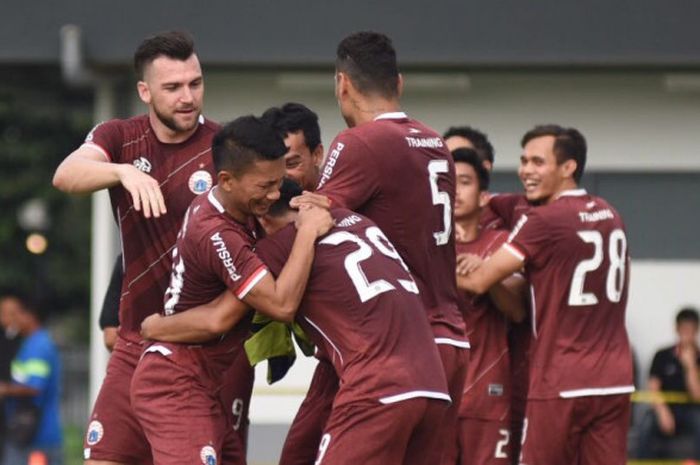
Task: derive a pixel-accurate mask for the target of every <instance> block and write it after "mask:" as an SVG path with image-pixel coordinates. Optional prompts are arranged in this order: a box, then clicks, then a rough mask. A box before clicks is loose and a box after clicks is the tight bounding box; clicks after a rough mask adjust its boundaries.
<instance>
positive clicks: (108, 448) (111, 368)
mask: <svg viewBox="0 0 700 465" xmlns="http://www.w3.org/2000/svg"><path fill="white" fill-rule="evenodd" d="M141 350H142V346H141V345H140V344H135V343H132V342H128V341H126V340H125V339H123V338H121V337H118V338H117V343H116V344H115V346H114V350H113V351H112V355H111V357H110V359H109V364H108V365H107V374H106V375H105V379H104V381H103V382H102V387H101V388H100V393H99V394H98V396H97V400H96V401H95V405H94V407H93V409H92V415H91V416H90V423H89V424H88V428H87V433H86V435H85V441H84V442H83V448H84V449H83V451H84V458H85V459H86V460H104V461H111V462H120V463H138V464H150V463H152V461H151V449H150V446H149V445H148V441H147V440H146V436H145V435H144V433H143V429H142V428H141V425H140V424H139V422H138V421H137V419H136V415H135V413H134V410H133V409H132V408H131V402H130V390H131V378H132V376H133V374H134V370H135V369H136V364H137V363H138V361H139V358H140V357H141Z"/></svg>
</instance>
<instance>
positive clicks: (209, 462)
mask: <svg viewBox="0 0 700 465" xmlns="http://www.w3.org/2000/svg"><path fill="white" fill-rule="evenodd" d="M199 458H200V459H202V463H203V464H204V465H216V451H215V450H214V448H213V447H212V446H204V447H202V450H201V451H200V452H199Z"/></svg>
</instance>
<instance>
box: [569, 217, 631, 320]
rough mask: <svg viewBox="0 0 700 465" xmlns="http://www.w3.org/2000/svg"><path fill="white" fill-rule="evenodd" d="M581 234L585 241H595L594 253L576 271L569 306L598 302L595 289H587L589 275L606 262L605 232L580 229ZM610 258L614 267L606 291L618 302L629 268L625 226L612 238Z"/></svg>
mask: <svg viewBox="0 0 700 465" xmlns="http://www.w3.org/2000/svg"><path fill="white" fill-rule="evenodd" d="M578 236H579V237H580V238H581V240H582V241H583V242H587V243H589V244H593V246H594V249H593V250H594V251H593V256H592V257H591V258H589V259H586V260H583V261H581V262H580V263H579V264H578V265H577V266H576V270H574V277H573V279H572V280H571V289H570V291H569V305H570V306H573V307H582V306H588V305H596V304H597V303H598V297H597V296H596V295H595V294H594V293H592V292H584V287H585V284H586V274H588V273H590V272H592V271H595V270H597V269H598V268H600V265H601V264H602V263H603V253H604V252H605V250H604V247H603V235H602V234H601V233H600V231H596V230H588V231H579V232H578ZM607 252H608V259H609V261H610V266H609V267H608V274H607V278H606V286H605V294H606V296H607V298H608V300H609V301H610V302H613V303H617V302H619V301H620V299H621V298H622V290H623V289H624V286H625V271H626V265H627V237H626V236H625V232H624V231H623V230H622V229H615V230H613V231H612V232H611V233H610V237H609V238H608V250H607Z"/></svg>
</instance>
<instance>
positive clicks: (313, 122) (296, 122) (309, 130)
mask: <svg viewBox="0 0 700 465" xmlns="http://www.w3.org/2000/svg"><path fill="white" fill-rule="evenodd" d="M262 119H263V121H265V122H267V123H268V124H270V125H271V126H272V127H273V128H275V130H276V131H278V132H279V133H280V134H281V135H282V138H284V137H286V136H287V135H288V134H289V133H294V132H298V131H302V133H303V134H304V143H305V144H306V146H307V147H308V148H309V150H310V151H312V152H313V151H314V150H316V147H318V146H319V145H320V144H321V128H320V127H319V125H318V115H317V114H316V113H314V112H313V111H311V110H310V109H309V108H308V107H307V106H305V105H302V104H301V103H294V102H290V103H285V104H284V105H282V106H281V107H272V108H269V109H268V110H266V111H265V113H263V115H262Z"/></svg>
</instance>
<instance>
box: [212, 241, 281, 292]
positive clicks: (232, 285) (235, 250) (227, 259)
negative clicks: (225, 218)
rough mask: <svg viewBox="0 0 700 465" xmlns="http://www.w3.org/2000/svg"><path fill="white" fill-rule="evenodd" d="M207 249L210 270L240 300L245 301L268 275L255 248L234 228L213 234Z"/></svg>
mask: <svg viewBox="0 0 700 465" xmlns="http://www.w3.org/2000/svg"><path fill="white" fill-rule="evenodd" d="M205 248H206V250H205V253H206V254H207V256H208V259H209V261H210V265H211V269H213V270H215V272H216V273H217V274H218V276H219V278H220V279H221V281H222V282H223V283H224V284H226V287H227V288H228V289H230V290H231V291H232V292H233V293H234V294H235V295H236V297H238V298H239V299H243V298H244V297H245V296H246V295H247V294H248V292H250V290H251V289H253V288H254V287H255V285H256V284H258V283H259V282H260V280H261V279H262V278H264V277H265V275H266V274H267V272H268V271H267V267H266V266H265V264H264V263H263V262H262V261H261V260H260V258H258V256H257V255H256V254H255V252H254V251H253V248H252V246H251V245H250V244H248V243H247V241H245V240H243V239H242V238H241V236H240V235H239V234H238V233H237V232H236V231H234V230H232V229H228V228H227V229H223V230H219V231H216V232H214V233H213V234H212V236H211V240H209V241H207V242H206V247H205Z"/></svg>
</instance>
